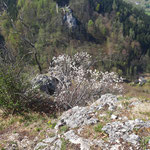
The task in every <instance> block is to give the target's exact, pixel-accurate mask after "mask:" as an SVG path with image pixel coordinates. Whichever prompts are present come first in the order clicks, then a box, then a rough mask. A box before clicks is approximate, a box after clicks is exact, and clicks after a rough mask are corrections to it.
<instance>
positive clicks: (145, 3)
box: [125, 0, 150, 15]
mask: <svg viewBox="0 0 150 150" xmlns="http://www.w3.org/2000/svg"><path fill="white" fill-rule="evenodd" d="M125 1H126V2H129V3H132V4H134V5H136V6H137V7H142V8H143V9H144V10H145V12H146V14H148V15H150V0H125Z"/></svg>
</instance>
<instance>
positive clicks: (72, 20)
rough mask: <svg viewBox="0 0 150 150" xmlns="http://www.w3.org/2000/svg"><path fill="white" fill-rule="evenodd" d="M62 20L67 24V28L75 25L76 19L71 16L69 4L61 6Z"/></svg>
mask: <svg viewBox="0 0 150 150" xmlns="http://www.w3.org/2000/svg"><path fill="white" fill-rule="evenodd" d="M63 13H64V16H63V21H64V23H66V24H67V25H68V27H69V28H71V29H73V28H76V26H77V20H76V18H75V17H74V16H73V12H72V10H71V9H70V8H69V6H67V7H64V8H63Z"/></svg>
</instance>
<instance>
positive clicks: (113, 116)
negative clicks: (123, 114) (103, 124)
mask: <svg viewBox="0 0 150 150" xmlns="http://www.w3.org/2000/svg"><path fill="white" fill-rule="evenodd" d="M110 118H111V119H113V120H114V119H117V118H118V116H116V115H113V114H112V115H111V117H110Z"/></svg>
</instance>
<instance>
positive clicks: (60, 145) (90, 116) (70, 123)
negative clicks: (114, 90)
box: [0, 94, 150, 150]
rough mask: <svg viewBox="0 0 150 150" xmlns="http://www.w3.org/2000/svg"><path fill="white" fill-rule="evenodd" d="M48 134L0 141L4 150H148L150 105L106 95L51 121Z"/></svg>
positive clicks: (10, 136)
mask: <svg viewBox="0 0 150 150" xmlns="http://www.w3.org/2000/svg"><path fill="white" fill-rule="evenodd" d="M54 126H55V127H54ZM41 130H44V129H41ZM10 131H11V129H10ZM45 132H46V134H44V136H43V137H42V138H40V136H38V135H37V136H36V137H32V138H31V137H29V136H28V134H24V135H22V134H23V133H21V132H20V133H19V132H15V133H12V132H5V133H2V134H1V135H0V141H2V140H3V144H4V143H5V144H4V147H3V149H5V150H17V149H19V150H33V149H34V150H80V149H81V150H148V149H150V101H146V100H144V101H141V100H139V99H137V98H127V97H122V96H115V95H112V94H106V95H103V96H102V97H101V98H100V99H98V100H97V101H96V102H94V103H91V104H89V106H86V107H78V106H76V107H74V108H72V109H70V110H68V111H66V112H64V113H63V114H62V115H60V117H58V119H57V120H56V119H52V120H51V121H49V128H46V130H45Z"/></svg>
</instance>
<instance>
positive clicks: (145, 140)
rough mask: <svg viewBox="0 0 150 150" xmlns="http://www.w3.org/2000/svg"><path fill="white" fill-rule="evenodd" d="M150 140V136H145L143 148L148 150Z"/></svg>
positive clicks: (142, 142) (142, 143) (142, 141)
mask: <svg viewBox="0 0 150 150" xmlns="http://www.w3.org/2000/svg"><path fill="white" fill-rule="evenodd" d="M149 140H150V136H148V137H144V138H143V139H142V140H141V147H142V148H143V150H146V149H147V144H148V142H149Z"/></svg>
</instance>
